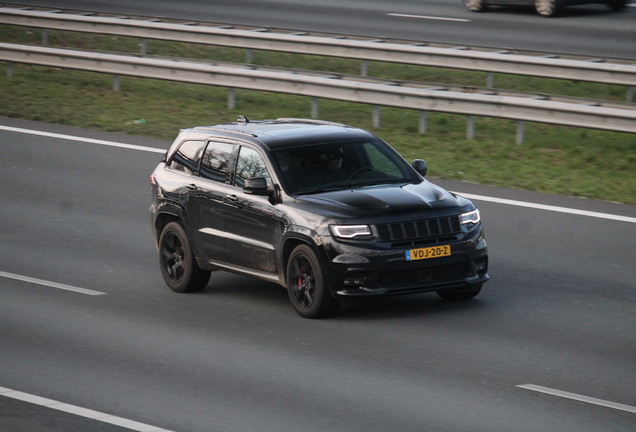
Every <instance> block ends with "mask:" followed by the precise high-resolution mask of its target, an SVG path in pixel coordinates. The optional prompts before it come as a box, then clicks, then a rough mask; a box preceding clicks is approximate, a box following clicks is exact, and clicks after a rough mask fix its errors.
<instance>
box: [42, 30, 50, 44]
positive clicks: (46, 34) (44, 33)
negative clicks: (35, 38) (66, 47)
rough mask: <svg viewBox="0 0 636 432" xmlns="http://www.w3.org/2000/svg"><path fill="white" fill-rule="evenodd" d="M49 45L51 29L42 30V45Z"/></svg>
mask: <svg viewBox="0 0 636 432" xmlns="http://www.w3.org/2000/svg"><path fill="white" fill-rule="evenodd" d="M48 44H49V29H42V45H48Z"/></svg>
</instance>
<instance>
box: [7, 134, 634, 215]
mask: <svg viewBox="0 0 636 432" xmlns="http://www.w3.org/2000/svg"><path fill="white" fill-rule="evenodd" d="M0 130H6V131H10V132H18V133H25V134H32V135H39V136H46V137H51V138H59V139H67V140H71V141H81V142H87V143H93V144H99V145H107V146H112V147H120V148H126V149H130V150H140V151H147V152H153V153H164V152H165V150H161V149H157V148H153V147H144V146H138V145H132V144H123V143H118V142H114V141H103V140H96V139H91V138H84V137H78V136H73V135H62V134H56V133H50V132H43V131H37V130H30V129H22V128H14V127H10V126H3V125H0ZM456 193H457V194H459V195H461V196H464V197H466V198H468V199H475V200H481V201H488V202H494V203H498V204H507V205H512V206H517V207H528V208H534V209H541V210H548V211H554V212H560V213H569V214H575V215H579V216H589V217H596V218H602V219H610V220H616V221H621V222H630V223H636V218H633V217H628V216H620V215H613V214H608V213H598V212H592V211H586V210H577V209H570V208H567V207H557V206H549V205H544V204H537V203H530V202H525V201H516V200H509V199H503V198H495V197H489V196H483V195H473V194H465V193H462V192H456Z"/></svg>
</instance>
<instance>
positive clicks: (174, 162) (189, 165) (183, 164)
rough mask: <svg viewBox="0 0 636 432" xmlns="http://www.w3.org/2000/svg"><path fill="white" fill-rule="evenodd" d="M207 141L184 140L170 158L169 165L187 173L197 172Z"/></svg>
mask: <svg viewBox="0 0 636 432" xmlns="http://www.w3.org/2000/svg"><path fill="white" fill-rule="evenodd" d="M204 148H205V141H184V142H182V143H181V145H180V146H179V148H178V149H177V151H176V152H175V153H174V155H172V158H171V159H170V163H169V167H170V168H172V169H173V170H175V171H181V172H184V173H186V174H194V173H196V172H197V169H198V167H199V162H200V161H201V155H202V154H203V149H204Z"/></svg>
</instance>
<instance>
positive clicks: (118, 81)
mask: <svg viewBox="0 0 636 432" xmlns="http://www.w3.org/2000/svg"><path fill="white" fill-rule="evenodd" d="M119 90H121V77H120V76H119V75H113V91H116V92H118V91H119Z"/></svg>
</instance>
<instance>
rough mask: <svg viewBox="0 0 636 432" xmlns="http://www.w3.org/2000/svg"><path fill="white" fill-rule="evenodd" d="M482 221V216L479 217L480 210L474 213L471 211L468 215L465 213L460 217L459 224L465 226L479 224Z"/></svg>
mask: <svg viewBox="0 0 636 432" xmlns="http://www.w3.org/2000/svg"><path fill="white" fill-rule="evenodd" d="M480 220H481V216H480V215H479V210H477V209H475V210H473V211H469V212H468V213H464V214H461V215H459V222H460V223H461V224H462V225H465V224H477V223H479V221H480Z"/></svg>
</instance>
